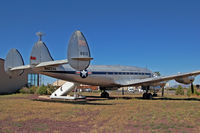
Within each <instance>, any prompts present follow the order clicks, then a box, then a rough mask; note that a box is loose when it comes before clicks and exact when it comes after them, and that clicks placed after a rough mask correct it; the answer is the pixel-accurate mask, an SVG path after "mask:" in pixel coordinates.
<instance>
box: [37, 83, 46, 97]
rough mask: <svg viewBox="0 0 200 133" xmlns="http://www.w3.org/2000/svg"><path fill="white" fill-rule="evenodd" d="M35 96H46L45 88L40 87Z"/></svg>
mask: <svg viewBox="0 0 200 133" xmlns="http://www.w3.org/2000/svg"><path fill="white" fill-rule="evenodd" d="M36 93H37V94H39V95H47V86H44V85H42V86H40V87H39V88H38V89H37V91H36Z"/></svg>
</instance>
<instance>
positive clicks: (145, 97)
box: [142, 86, 153, 99]
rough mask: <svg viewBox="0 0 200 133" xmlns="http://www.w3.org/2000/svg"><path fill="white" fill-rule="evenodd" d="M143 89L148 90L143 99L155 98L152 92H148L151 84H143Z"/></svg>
mask: <svg viewBox="0 0 200 133" xmlns="http://www.w3.org/2000/svg"><path fill="white" fill-rule="evenodd" d="M143 90H145V91H146V92H145V93H143V96H142V98H143V99H152V98H153V95H152V94H151V93H148V91H149V86H146V87H144V86H143Z"/></svg>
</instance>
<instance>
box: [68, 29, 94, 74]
mask: <svg viewBox="0 0 200 133" xmlns="http://www.w3.org/2000/svg"><path fill="white" fill-rule="evenodd" d="M67 57H68V61H69V64H70V66H71V67H72V68H74V69H76V70H80V71H81V70H85V69H87V68H88V66H89V65H90V60H92V59H93V58H91V56H90V50H89V46H88V44H87V41H86V39H85V37H84V35H83V33H81V32H80V31H75V32H74V33H73V34H72V36H71V38H70V41H69V45H68V52H67Z"/></svg>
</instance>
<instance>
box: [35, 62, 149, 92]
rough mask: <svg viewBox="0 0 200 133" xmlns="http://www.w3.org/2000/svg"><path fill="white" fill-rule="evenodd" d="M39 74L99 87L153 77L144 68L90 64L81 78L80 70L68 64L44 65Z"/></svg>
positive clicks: (115, 85) (113, 85) (114, 85)
mask: <svg viewBox="0 0 200 133" xmlns="http://www.w3.org/2000/svg"><path fill="white" fill-rule="evenodd" d="M39 73H41V74H44V75H47V76H51V77H54V78H59V79H63V80H66V81H70V82H76V83H80V84H87V85H96V86H101V87H107V88H109V87H110V88H112V87H120V86H119V85H118V84H117V83H116V81H120V80H122V81H123V80H130V79H131V80H133V79H145V78H150V77H153V73H152V72H151V71H150V70H148V69H146V68H139V67H134V66H120V65H116V66H113V65H90V66H89V67H88V69H87V74H88V75H87V77H85V78H82V77H81V76H80V71H76V70H75V69H73V68H72V67H70V65H68V64H66V65H61V66H59V67H45V68H44V69H43V70H40V72H39Z"/></svg>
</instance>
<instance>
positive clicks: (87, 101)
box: [31, 96, 200, 105]
mask: <svg viewBox="0 0 200 133" xmlns="http://www.w3.org/2000/svg"><path fill="white" fill-rule="evenodd" d="M114 99H124V100H130V99H138V100H148V99H143V98H142V97H132V96H111V97H110V98H101V97H100V96H86V98H85V99H77V100H64V99H45V98H39V97H37V98H32V99H31V100H33V101H40V102H50V103H66V104H80V105H114V104H111V103H97V102H95V103H93V101H106V100H114ZM151 100H180V101H200V98H171V97H153V99H151Z"/></svg>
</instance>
